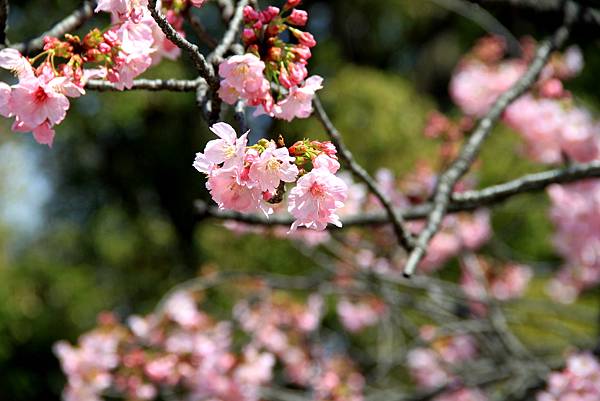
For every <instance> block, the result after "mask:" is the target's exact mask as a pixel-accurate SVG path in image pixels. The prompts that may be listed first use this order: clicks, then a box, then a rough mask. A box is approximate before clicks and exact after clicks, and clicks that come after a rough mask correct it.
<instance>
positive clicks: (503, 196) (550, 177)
mask: <svg viewBox="0 0 600 401" xmlns="http://www.w3.org/2000/svg"><path fill="white" fill-rule="evenodd" d="M590 178H600V161H594V162H590V163H582V164H574V165H571V166H568V167H563V168H557V169H552V170H548V171H544V172H541V173H535V174H528V175H524V176H522V177H520V178H517V179H515V180H512V181H508V182H505V183H503V184H499V185H493V186H490V187H487V188H484V189H480V190H473V191H466V192H460V193H454V194H453V195H452V200H451V201H450V203H449V204H448V208H447V212H448V213H458V212H465V211H471V210H475V209H478V208H481V207H484V206H489V205H493V204H497V203H500V202H503V201H505V200H507V199H510V198H512V197H513V196H516V195H519V194H525V193H531V192H537V191H541V190H543V189H545V188H547V187H548V186H550V185H553V184H568V183H572V182H576V181H580V180H584V179H590ZM197 207H198V209H199V212H200V214H202V215H206V216H209V217H213V218H217V219H221V220H235V221H239V222H242V223H247V224H254V225H265V226H276V225H283V226H289V225H290V224H292V222H293V219H292V218H291V217H288V216H279V215H275V216H271V217H269V219H268V220H267V219H266V218H264V217H263V216H262V215H254V214H242V213H236V212H231V211H223V210H219V209H218V208H217V207H209V206H207V205H205V204H204V203H200V204H199V205H198V206H197ZM433 208H434V205H433V204H432V203H424V204H421V205H417V206H413V207H410V208H407V209H403V210H396V213H397V214H399V215H401V216H402V217H403V218H404V220H419V219H423V218H425V217H427V216H428V215H429V213H431V211H432V210H433ZM343 223H344V227H351V226H371V225H384V224H389V223H390V221H389V216H388V215H387V213H383V212H374V213H364V214H356V215H353V216H348V217H345V218H343Z"/></svg>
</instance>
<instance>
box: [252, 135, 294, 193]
mask: <svg viewBox="0 0 600 401" xmlns="http://www.w3.org/2000/svg"><path fill="white" fill-rule="evenodd" d="M294 160H295V159H294V158H293V157H291V156H290V153H289V151H288V149H287V148H285V147H283V148H276V147H275V144H272V143H271V144H270V145H269V146H268V147H267V149H265V150H264V151H263V152H262V153H261V155H260V156H259V158H258V160H256V161H255V162H254V163H252V166H251V167H250V179H251V180H254V181H256V182H258V186H259V188H260V190H261V191H264V192H270V193H274V192H275V191H276V189H277V187H278V186H279V182H281V181H283V182H294V181H296V177H297V176H298V167H296V165H295V164H292V163H293V162H294Z"/></svg>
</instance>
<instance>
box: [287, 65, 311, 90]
mask: <svg viewBox="0 0 600 401" xmlns="http://www.w3.org/2000/svg"><path fill="white" fill-rule="evenodd" d="M288 72H289V73H290V79H291V80H292V82H293V83H294V85H299V84H300V83H301V82H302V81H304V79H305V78H306V77H307V76H308V70H307V69H306V65H304V64H301V63H289V64H288Z"/></svg>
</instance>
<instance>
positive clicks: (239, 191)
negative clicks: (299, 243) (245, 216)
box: [206, 167, 268, 213]
mask: <svg viewBox="0 0 600 401" xmlns="http://www.w3.org/2000/svg"><path fill="white" fill-rule="evenodd" d="M241 181H242V178H241V177H240V173H239V171H238V170H237V169H236V168H235V167H231V168H219V169H216V170H214V171H213V172H212V173H211V174H210V176H209V177H208V181H207V183H206V188H207V189H208V190H209V191H210V194H211V196H212V198H213V200H214V201H215V202H216V203H217V205H219V208H221V209H229V210H235V211H238V212H241V213H249V212H255V211H257V210H258V209H259V208H260V206H261V202H262V192H261V191H260V189H259V188H257V187H255V188H249V187H248V186H246V185H243V183H241ZM267 213H268V212H267Z"/></svg>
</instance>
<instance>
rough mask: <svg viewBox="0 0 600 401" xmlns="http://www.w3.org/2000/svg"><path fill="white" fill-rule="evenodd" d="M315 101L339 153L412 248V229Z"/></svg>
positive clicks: (403, 242)
mask: <svg viewBox="0 0 600 401" xmlns="http://www.w3.org/2000/svg"><path fill="white" fill-rule="evenodd" d="M313 103H314V106H315V110H316V111H317V117H318V118H319V120H320V121H321V124H322V125H323V127H324V128H325V130H326V131H327V133H328V135H329V137H330V138H331V142H333V144H334V145H335V147H336V148H337V149H338V154H339V155H340V158H341V159H342V160H343V161H344V162H345V163H346V165H347V166H348V168H349V169H350V171H352V173H353V174H354V175H355V176H356V177H357V178H358V179H360V180H361V181H362V182H364V183H365V184H366V185H367V187H368V188H369V191H371V192H372V193H373V194H374V195H375V196H376V197H377V199H379V201H380V202H381V204H382V206H383V208H384V209H385V211H386V213H387V215H388V218H389V221H390V223H392V226H393V227H394V232H395V233H396V236H397V237H398V242H399V243H400V245H401V246H402V247H403V248H404V249H406V250H411V249H412V248H413V246H414V245H413V242H414V240H413V236H412V234H411V233H410V231H408V229H407V228H406V226H405V222H404V218H403V217H402V215H401V214H399V213H398V212H397V211H396V210H395V209H394V206H393V205H392V202H391V201H390V199H389V198H388V197H387V196H386V195H385V194H384V193H383V192H382V191H381V189H379V187H378V186H377V184H376V183H375V180H374V179H373V177H371V176H370V175H369V173H367V171H366V170H365V169H364V168H363V167H362V166H361V165H360V164H358V162H356V160H355V159H354V156H353V155H352V152H350V150H348V148H347V147H346V145H345V144H344V140H343V139H342V134H341V133H340V132H339V131H338V130H337V128H336V127H335V126H334V125H333V123H332V122H331V120H330V119H329V116H328V115H327V113H326V112H325V109H324V108H323V105H322V104H321V101H320V100H319V98H318V97H317V96H315V98H314V100H313Z"/></svg>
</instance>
